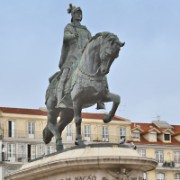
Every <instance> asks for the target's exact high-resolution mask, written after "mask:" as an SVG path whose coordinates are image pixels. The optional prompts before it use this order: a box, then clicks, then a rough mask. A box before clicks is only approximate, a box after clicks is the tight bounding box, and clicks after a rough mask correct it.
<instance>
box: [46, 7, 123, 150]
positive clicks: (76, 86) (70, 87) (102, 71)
mask: <svg viewBox="0 0 180 180" xmlns="http://www.w3.org/2000/svg"><path fill="white" fill-rule="evenodd" d="M68 12H69V13H71V15H72V19H71V23H70V24H68V25H67V26H66V27H65V32H64V42H63V47H62V52H61V59H60V64H59V67H60V68H61V71H58V72H57V73H55V74H54V75H53V76H52V77H51V78H50V79H49V82H50V83H49V86H48V89H47V91H46V106H47V110H48V121H47V125H46V127H45V128H44V130H43V140H44V142H45V144H48V143H49V142H50V141H51V139H52V137H53V136H54V137H55V139H56V149H57V151H60V150H62V149H63V144H62V138H61V134H62V131H63V130H64V128H65V127H66V126H67V125H68V124H69V123H70V122H71V121H72V120H73V118H74V120H75V124H76V141H75V144H76V145H84V142H83V140H82V136H81V121H82V117H81V111H82V109H83V108H86V107H90V106H92V105H94V104H97V107H98V108H103V107H104V102H113V105H112V109H111V111H110V112H109V114H107V115H105V116H104V118H103V121H104V122H105V123H108V122H110V121H111V118H112V117H113V116H114V115H115V112H116V110H117V107H118V106H119V104H120V96H119V95H116V94H113V93H110V92H109V89H108V83H107V79H106V75H107V74H108V73H109V70H110V67H111V64H112V63H113V61H114V59H116V58H117V57H118V55H119V51H120V49H121V47H123V46H124V44H125V43H122V42H121V41H120V40H119V39H118V37H117V36H116V35H114V34H113V33H110V32H100V33H97V34H96V35H95V36H93V37H91V35H90V32H89V31H88V30H87V28H86V27H85V26H82V25H81V24H80V21H81V19H82V10H81V9H80V8H79V7H78V8H77V7H74V6H72V5H71V4H70V7H69V9H68ZM81 26H82V27H81ZM80 34H82V35H80ZM58 117H60V120H59V121H58V122H57V118H58Z"/></svg>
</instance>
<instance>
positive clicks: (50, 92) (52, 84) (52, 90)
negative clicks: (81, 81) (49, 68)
mask: <svg viewBox="0 0 180 180" xmlns="http://www.w3.org/2000/svg"><path fill="white" fill-rule="evenodd" d="M61 74H62V71H58V72H56V73H54V74H53V75H52V76H51V77H50V78H49V86H48V88H47V90H46V95H45V104H46V103H47V100H48V98H49V96H54V97H56V88H57V83H58V81H59V79H60V76H61Z"/></svg>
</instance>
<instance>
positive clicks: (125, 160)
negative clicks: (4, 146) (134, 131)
mask: <svg viewBox="0 0 180 180" xmlns="http://www.w3.org/2000/svg"><path fill="white" fill-rule="evenodd" d="M156 165H157V162H156V161H155V160H154V159H150V158H143V157H140V156H139V154H138V153H137V151H136V150H134V149H132V148H127V147H118V145H112V144H111V145H107V146H105V145H102V144H101V145H98V146H94V145H93V146H91V145H89V146H86V147H84V148H74V149H69V150H67V151H64V152H61V153H57V154H54V155H51V156H48V157H47V156H46V157H44V158H42V159H39V160H36V161H33V162H30V163H27V164H25V165H23V166H22V168H21V169H20V170H18V171H16V172H14V173H12V174H10V175H8V176H6V177H5V180H21V179H22V180H112V179H117V178H119V179H121V178H122V177H124V180H125V179H129V178H130V177H137V180H138V179H141V178H140V177H142V173H143V172H145V171H150V170H153V169H154V168H155V167H156Z"/></svg>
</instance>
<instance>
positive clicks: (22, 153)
mask: <svg viewBox="0 0 180 180" xmlns="http://www.w3.org/2000/svg"><path fill="white" fill-rule="evenodd" d="M17 148H18V161H19V162H24V161H25V157H26V143H18V146H17Z"/></svg>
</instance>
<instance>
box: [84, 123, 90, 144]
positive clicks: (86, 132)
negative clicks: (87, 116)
mask: <svg viewBox="0 0 180 180" xmlns="http://www.w3.org/2000/svg"><path fill="white" fill-rule="evenodd" d="M90 137H91V129H90V125H84V139H85V140H86V141H90Z"/></svg>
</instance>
